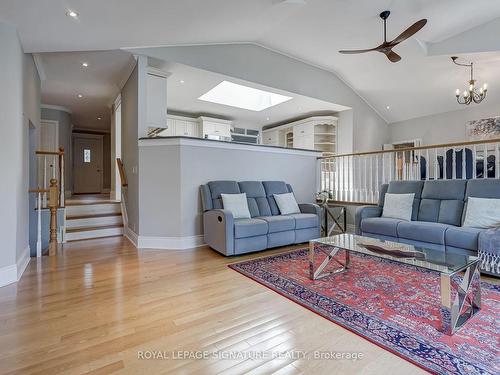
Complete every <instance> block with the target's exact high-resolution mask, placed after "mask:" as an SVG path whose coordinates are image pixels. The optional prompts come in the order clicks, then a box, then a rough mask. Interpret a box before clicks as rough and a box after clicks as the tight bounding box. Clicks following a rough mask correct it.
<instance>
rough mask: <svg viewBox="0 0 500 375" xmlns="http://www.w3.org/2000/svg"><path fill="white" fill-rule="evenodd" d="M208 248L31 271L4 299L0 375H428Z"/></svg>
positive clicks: (119, 254) (94, 246) (127, 251)
mask: <svg viewBox="0 0 500 375" xmlns="http://www.w3.org/2000/svg"><path fill="white" fill-rule="evenodd" d="M290 249H291V248H282V249H279V250H274V251H267V252H261V253H258V254H255V255H250V256H245V257H237V258H224V257H222V256H220V255H219V254H217V253H215V252H213V251H212V250H210V249H209V248H207V247H202V248H198V249H194V250H186V251H158V250H141V251H137V250H136V249H135V248H134V247H133V246H132V245H131V244H130V243H129V242H128V241H127V240H125V239H123V238H121V237H117V238H107V239H99V240H90V241H81V242H74V243H71V244H69V245H65V246H64V247H63V248H62V249H61V250H60V252H59V255H58V257H56V258H48V257H45V258H43V259H42V260H41V261H37V260H36V259H32V260H31V262H30V264H29V265H28V268H27V270H26V271H25V273H24V275H23V277H22V279H21V281H20V282H19V283H18V284H17V285H10V286H7V287H4V288H0V373H2V374H5V373H8V374H10V373H19V374H81V373H92V374H108V373H114V372H116V373H126V374H216V373H224V374H231V375H232V374H242V373H251V374H269V373H277V374H301V373H302V374H341V373H342V374H359V373H363V374H417V373H423V371H422V370H420V369H419V368H417V367H416V366H414V365H412V364H410V363H408V362H406V361H404V360H402V359H401V358H399V357H397V356H395V355H393V354H391V353H389V352H387V351H385V350H383V349H381V348H379V347H377V346H375V345H373V344H371V343H369V342H368V341H366V340H364V339H362V338H360V337H358V336H356V335H354V334H352V333H350V332H348V331H347V330H345V329H343V328H341V327H339V326H337V325H336V324H334V323H332V322H330V321H328V320H326V319H323V318H322V317H320V316H318V315H316V314H314V313H312V312H311V311H309V310H307V309H305V308H303V307H301V306H299V305H297V304H295V303H293V302H291V301H289V300H288V299H286V298H285V297H282V296H280V295H278V294H276V293H275V292H273V291H271V290H269V289H267V288H265V287H263V286H261V285H259V284H258V283H256V282H254V281H252V280H250V279H248V278H246V277H244V276H242V275H240V274H238V273H237V272H235V271H233V270H231V269H229V268H228V267H227V264H228V263H231V262H236V261H239V260H241V259H245V258H249V257H255V256H259V257H260V256H263V255H268V254H272V253H276V252H280V251H285V250H290ZM242 349H244V350H250V351H255V352H256V353H258V352H260V351H265V350H268V351H272V352H279V351H285V350H297V351H307V352H312V351H314V350H320V351H325V352H328V351H332V352H333V351H335V352H361V353H363V358H362V359H360V360H357V361H352V360H305V359H300V358H299V359H296V360H294V359H293V358H281V359H269V358H262V359H238V358H237V359H232V360H228V359H220V360H216V359H207V360H195V359H187V360H177V359H176V360H173V359H170V360H162V359H157V360H147V359H140V358H138V357H139V356H140V355H141V351H142V353H146V354H143V355H146V356H147V355H149V354H148V353H151V352H150V351H159V352H161V353H162V354H163V353H165V354H170V352H172V351H197V350H199V351H214V350H223V351H225V352H227V353H229V352H233V351H234V352H236V351H238V350H242Z"/></svg>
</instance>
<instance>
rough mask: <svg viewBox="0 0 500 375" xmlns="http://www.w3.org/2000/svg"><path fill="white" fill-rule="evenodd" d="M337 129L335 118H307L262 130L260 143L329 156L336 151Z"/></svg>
mask: <svg viewBox="0 0 500 375" xmlns="http://www.w3.org/2000/svg"><path fill="white" fill-rule="evenodd" d="M337 127H338V119H337V117H335V116H315V117H308V118H305V119H303V120H298V121H294V122H290V123H287V124H284V125H279V126H276V127H273V128H271V129H267V130H263V131H262V143H264V144H267V145H273V146H282V147H292V148H301V149H306V150H317V151H321V152H323V153H327V154H331V153H335V151H336V149H337V148H336V141H337Z"/></svg>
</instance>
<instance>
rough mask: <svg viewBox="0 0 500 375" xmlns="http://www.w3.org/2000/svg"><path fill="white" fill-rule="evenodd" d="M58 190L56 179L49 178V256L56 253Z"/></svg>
mask: <svg viewBox="0 0 500 375" xmlns="http://www.w3.org/2000/svg"><path fill="white" fill-rule="evenodd" d="M58 196H59V192H58V189H57V180H56V179H55V178H52V179H51V180H50V188H49V209H50V241H49V256H54V255H56V253H57V208H58V207H59V197H58Z"/></svg>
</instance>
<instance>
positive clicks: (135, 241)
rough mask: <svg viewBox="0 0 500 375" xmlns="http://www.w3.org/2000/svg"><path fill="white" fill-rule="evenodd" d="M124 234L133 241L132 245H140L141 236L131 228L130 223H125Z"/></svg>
mask: <svg viewBox="0 0 500 375" xmlns="http://www.w3.org/2000/svg"><path fill="white" fill-rule="evenodd" d="M123 229H124V230H123V235H124V236H125V237H126V238H127V239H128V240H129V241H130V242H132V245H134V246H135V247H138V246H137V244H138V242H139V240H138V239H139V236H138V235H137V233H135V232H134V231H133V230H132V229H130V228H129V226H128V225H126V224H125V225H124V227H123Z"/></svg>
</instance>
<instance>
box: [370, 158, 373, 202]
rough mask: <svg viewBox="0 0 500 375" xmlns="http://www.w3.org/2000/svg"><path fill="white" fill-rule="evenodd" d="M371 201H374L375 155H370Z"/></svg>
mask: <svg viewBox="0 0 500 375" xmlns="http://www.w3.org/2000/svg"><path fill="white" fill-rule="evenodd" d="M370 202H373V155H371V156H370Z"/></svg>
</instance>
